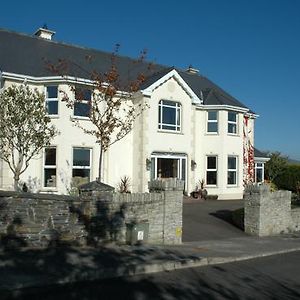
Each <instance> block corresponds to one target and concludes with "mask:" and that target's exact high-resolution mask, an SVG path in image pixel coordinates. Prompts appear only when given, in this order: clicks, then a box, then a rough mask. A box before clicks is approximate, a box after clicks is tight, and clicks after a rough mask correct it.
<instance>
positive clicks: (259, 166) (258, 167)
mask: <svg viewBox="0 0 300 300" xmlns="http://www.w3.org/2000/svg"><path fill="white" fill-rule="evenodd" d="M263 181H264V164H263V163H255V182H256V183H260V182H263Z"/></svg>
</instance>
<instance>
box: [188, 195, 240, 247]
mask: <svg viewBox="0 0 300 300" xmlns="http://www.w3.org/2000/svg"><path fill="white" fill-rule="evenodd" d="M241 207H243V201H240V200H233V201H228V200H226V201H220V200H217V201H210V200H209V201H204V202H199V203H197V202H196V203H186V204H184V205H183V242H193V241H203V240H213V239H228V238H235V237H243V236H245V233H244V232H243V231H242V230H240V229H239V228H237V227H235V226H233V225H232V224H231V223H230V213H231V211H233V210H236V209H238V208H241Z"/></svg>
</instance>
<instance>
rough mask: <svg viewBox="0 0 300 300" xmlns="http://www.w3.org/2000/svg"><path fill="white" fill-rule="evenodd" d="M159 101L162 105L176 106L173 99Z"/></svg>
mask: <svg viewBox="0 0 300 300" xmlns="http://www.w3.org/2000/svg"><path fill="white" fill-rule="evenodd" d="M161 103H162V104H163V105H168V106H174V107H175V106H176V102H174V101H168V100H161Z"/></svg>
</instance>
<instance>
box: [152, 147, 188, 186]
mask: <svg viewBox="0 0 300 300" xmlns="http://www.w3.org/2000/svg"><path fill="white" fill-rule="evenodd" d="M158 178H178V179H181V180H184V181H186V155H176V154H171V153H170V154H152V155H151V179H158Z"/></svg>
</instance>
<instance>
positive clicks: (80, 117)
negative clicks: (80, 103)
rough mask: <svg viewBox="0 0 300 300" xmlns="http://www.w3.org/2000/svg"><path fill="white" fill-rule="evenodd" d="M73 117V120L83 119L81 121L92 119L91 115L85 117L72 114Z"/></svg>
mask: <svg viewBox="0 0 300 300" xmlns="http://www.w3.org/2000/svg"><path fill="white" fill-rule="evenodd" d="M71 119H72V120H81V121H89V120H90V118H89V117H83V116H72V117H71Z"/></svg>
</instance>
